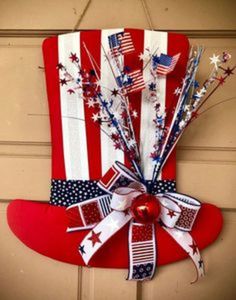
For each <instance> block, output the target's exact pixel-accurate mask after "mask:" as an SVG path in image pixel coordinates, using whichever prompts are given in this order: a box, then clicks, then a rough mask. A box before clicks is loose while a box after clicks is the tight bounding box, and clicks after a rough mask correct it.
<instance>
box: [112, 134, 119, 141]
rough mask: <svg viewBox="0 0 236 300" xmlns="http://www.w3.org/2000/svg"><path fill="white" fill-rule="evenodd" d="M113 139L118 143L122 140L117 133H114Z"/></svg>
mask: <svg viewBox="0 0 236 300" xmlns="http://www.w3.org/2000/svg"><path fill="white" fill-rule="evenodd" d="M111 138H112V139H113V141H116V142H117V141H119V140H120V137H119V134H115V133H112V135H111Z"/></svg>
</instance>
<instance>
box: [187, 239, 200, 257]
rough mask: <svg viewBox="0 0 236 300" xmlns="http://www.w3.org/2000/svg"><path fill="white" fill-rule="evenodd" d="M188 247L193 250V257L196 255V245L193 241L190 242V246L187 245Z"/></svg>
mask: <svg viewBox="0 0 236 300" xmlns="http://www.w3.org/2000/svg"><path fill="white" fill-rule="evenodd" d="M189 247H190V248H192V249H193V255H194V254H196V253H197V251H198V250H197V245H196V243H195V242H194V240H193V241H192V245H189Z"/></svg>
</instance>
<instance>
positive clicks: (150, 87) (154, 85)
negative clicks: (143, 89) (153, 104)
mask: <svg viewBox="0 0 236 300" xmlns="http://www.w3.org/2000/svg"><path fill="white" fill-rule="evenodd" d="M148 86H149V90H150V91H155V90H156V84H155V83H154V82H152V83H150V84H149V85H148Z"/></svg>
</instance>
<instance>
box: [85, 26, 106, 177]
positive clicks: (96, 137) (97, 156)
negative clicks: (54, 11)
mask: <svg viewBox="0 0 236 300" xmlns="http://www.w3.org/2000/svg"><path fill="white" fill-rule="evenodd" d="M83 43H85V44H86V47H87V48H88V50H89V52H90V53H91V55H92V56H93V58H94V59H95V61H96V62H97V65H98V66H99V68H100V51H101V46H100V45H101V31H100V30H96V31H89V32H87V31H82V32H81V33H80V45H81V46H80V47H81V66H82V69H85V70H86V71H88V72H89V71H90V70H92V69H93V67H92V65H91V63H90V60H89V57H88V55H87V53H86V51H85V48H84V47H83ZM96 72H97V75H98V77H100V71H99V70H98V69H97V68H96ZM84 112H85V124H86V136H87V151H88V165H89V178H90V179H91V180H98V179H100V178H101V176H102V166H101V137H100V135H101V132H100V127H99V125H98V123H94V121H93V120H92V114H93V113H96V112H97V111H95V110H94V108H92V107H88V105H87V104H84Z"/></svg>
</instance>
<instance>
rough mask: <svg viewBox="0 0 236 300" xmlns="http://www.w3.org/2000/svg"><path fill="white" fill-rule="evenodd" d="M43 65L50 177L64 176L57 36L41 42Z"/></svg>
mask: <svg viewBox="0 0 236 300" xmlns="http://www.w3.org/2000/svg"><path fill="white" fill-rule="evenodd" d="M43 52H44V65H45V73H46V79H47V80H46V84H47V93H48V103H49V111H50V121H51V122H50V123H51V133H52V134H51V139H52V178H66V170H65V163H64V150H63V137H62V120H61V102H60V84H59V71H58V70H57V68H56V66H57V64H58V62H59V57H58V55H59V53H58V37H52V38H50V39H45V40H44V42H43Z"/></svg>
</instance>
